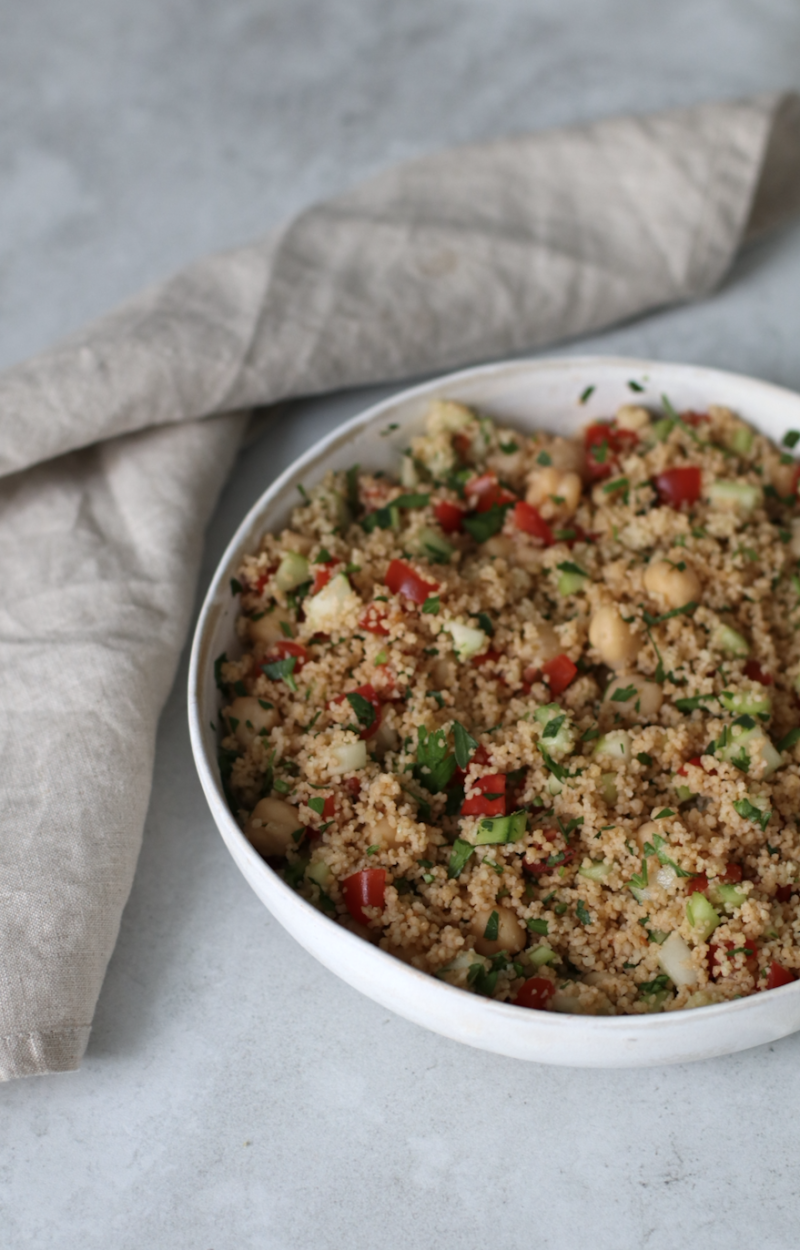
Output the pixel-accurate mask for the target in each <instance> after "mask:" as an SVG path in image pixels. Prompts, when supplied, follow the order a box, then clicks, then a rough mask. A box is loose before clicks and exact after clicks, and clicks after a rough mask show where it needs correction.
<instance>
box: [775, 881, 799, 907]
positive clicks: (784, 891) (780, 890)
mask: <svg viewBox="0 0 800 1250" xmlns="http://www.w3.org/2000/svg"><path fill="white" fill-rule="evenodd" d="M798 893H800V888H798V886H796V885H779V886H778V887H777V889H776V890H775V897H776V899H777V900H778V902H779V903H788V902H789V899H790V898H791V897H792V894H798Z"/></svg>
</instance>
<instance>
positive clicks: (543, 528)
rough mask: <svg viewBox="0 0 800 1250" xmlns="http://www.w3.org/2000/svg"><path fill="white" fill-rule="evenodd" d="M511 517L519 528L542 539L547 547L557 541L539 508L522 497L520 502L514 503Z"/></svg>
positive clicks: (533, 536) (532, 536) (524, 532)
mask: <svg viewBox="0 0 800 1250" xmlns="http://www.w3.org/2000/svg"><path fill="white" fill-rule="evenodd" d="M511 517H512V520H513V522H514V524H515V525H516V527H517V529H518V530H522V532H523V534H530V536H531V538H539V539H541V541H542V542H543V543H544V545H545V547H552V545H553V543H554V542H555V541H556V540H555V538H554V537H553V531H552V530H551V528H550V526H549V525H548V524H547V522H546V521H545V519H544V518H543V517H542V516H541V514H540V513H539V511H538V509H537V508H534V507H533V505H532V504H529V503H526V502H525V500H524V499H520V501H519V503H518V504H515V505H514V511H513V512H512V513H511Z"/></svg>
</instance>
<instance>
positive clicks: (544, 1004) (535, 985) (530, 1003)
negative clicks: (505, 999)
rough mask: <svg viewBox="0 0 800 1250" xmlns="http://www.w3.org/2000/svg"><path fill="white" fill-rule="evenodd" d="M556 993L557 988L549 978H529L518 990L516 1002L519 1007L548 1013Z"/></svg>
mask: <svg viewBox="0 0 800 1250" xmlns="http://www.w3.org/2000/svg"><path fill="white" fill-rule="evenodd" d="M555 992H556V987H555V985H554V984H553V982H552V981H551V980H550V979H549V977H529V978H528V980H527V981H526V982H525V984H524V985H521V986H520V988H519V989H518V991H517V997H516V998H515V999H514V1002H515V1003H516V1004H517V1006H518V1007H533V1008H534V1009H535V1010H537V1011H546V1010H547V1008H548V1006H549V1005H550V999H551V998H552V997H553V995H554V994H555Z"/></svg>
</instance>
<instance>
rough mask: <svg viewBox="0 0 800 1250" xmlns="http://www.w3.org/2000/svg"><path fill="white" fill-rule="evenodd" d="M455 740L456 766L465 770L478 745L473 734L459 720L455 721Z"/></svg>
mask: <svg viewBox="0 0 800 1250" xmlns="http://www.w3.org/2000/svg"><path fill="white" fill-rule="evenodd" d="M453 738H454V739H455V748H456V764H457V765H458V767H459V768H460V769H462V770H463V769H465V768H466V767H467V765H468V764H469V762H470V760H471V759H472V754H473V752H474V751H476V750H477V748H478V744H477V742H476V741H475V739H474V738H473V737H472V734H470V733H468V732H467V730H466V729H465V728H464V726H463V725H462V724H461V723H460V722H459V721H457V720H455V721H453Z"/></svg>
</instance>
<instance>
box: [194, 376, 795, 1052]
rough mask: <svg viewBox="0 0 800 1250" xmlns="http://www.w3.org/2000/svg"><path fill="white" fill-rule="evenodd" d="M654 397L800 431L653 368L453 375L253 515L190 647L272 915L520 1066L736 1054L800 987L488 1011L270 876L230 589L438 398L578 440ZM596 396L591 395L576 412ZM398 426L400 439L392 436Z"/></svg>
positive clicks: (348, 434) (325, 953)
mask: <svg viewBox="0 0 800 1250" xmlns="http://www.w3.org/2000/svg"><path fill="white" fill-rule="evenodd" d="M631 380H633V381H635V382H637V383H638V384H639V385H641V386H643V387H644V388H645V391H644V394H643V395H641V396H640V397H639V398H640V400H641V402H643V403H647V402H648V401H649V402H651V403H652V402H656V403H657V402H658V401H659V398H660V396H661V395H662V394H666V395H667V396H668V397H669V399H670V400H671V402H672V403H673V405H674V406H675V407H677V408H679V409H686V408H695V409H702V408H704V407H706V406H707V405H708V404H709V403H719V404H725V405H728V406H729V407H731V408H733V409H735V410H736V411H737V412H738V413H739V414H740V415H741V416H742V417H744V418H745V419H746V420H747V421H750V422H752V423H753V424H754V425H756V426H758V427H759V428H760V429H761V430H763V431H764V433H766V434H768V435H770V436H771V437H773V438H776V439H778V440H779V439H780V438H781V437H782V436H783V434H784V433H785V431H786V430H787V429H790V428H795V429H800V396H798V395H796V394H794V393H793V392H790V391H786V390H783V389H781V388H779V387H776V386H770V385H768V384H766V383H764V382H759V381H756V380H755V379H753V378H746V377H739V376H737V375H735V374H731V373H721V372H718V371H717V370H713V369H700V368H695V367H694V366H687V365H670V364H661V363H659V362H656V361H643V360H620V359H594V358H588V359H574V358H573V359H570V358H563V359H553V360H532V361H511V362H509V363H506V364H495V365H488V366H484V367H481V368H477V369H468V370H464V371H462V372H460V373H455V374H451V375H450V376H448V377H444V378H440V379H438V380H437V381H435V382H428V383H425V384H424V385H423V386H417V387H414V388H413V389H412V390H407V391H404V392H403V393H402V394H399V395H396V396H395V397H394V398H393V399H389V400H385V401H384V402H383V403H380V404H377V405H376V406H375V407H374V408H370V409H369V410H368V411H367V412H365V413H363V414H362V415H361V416H359V417H355V418H353V420H352V421H348V422H347V423H346V424H345V425H343V426H341V427H340V428H339V429H338V430H336V431H335V432H334V433H333V434H331V435H329V436H328V437H327V438H325V439H323V440H322V442H320V443H318V444H317V445H316V446H315V447H312V448H311V450H310V451H308V452H306V454H305V455H304V456H301V458H300V459H299V460H297V461H296V462H295V463H294V464H293V465H292V466H291V467H290V468H289V469H287V470H286V472H285V473H283V474H282V475H281V476H280V477H279V478H278V479H277V481H275V482H273V484H272V485H271V486H270V487H269V489H268V490H267V491H265V493H264V494H263V495H262V497H261V498H260V499H259V501H258V503H257V504H256V505H255V506H254V507H253V508H251V510H250V512H249V513H248V515H247V516H246V517H245V518H244V520H243V521H242V523H241V525H240V526H239V528H238V530H237V532H236V534H235V535H234V537H233V539H232V540H231V542H230V544H229V546H228V549H227V551H226V552H225V555H224V556H223V558H222V560H221V562H220V565H219V568H218V569H217V572H216V575H215V577H214V579H213V581H212V583H211V587H210V589H209V591H208V595H207V596H206V600H205V603H204V604H203V609H202V611H201V613H200V619H199V621H198V624H197V631H196V634H195V638H194V645H193V648H192V658H191V668H190V672H189V721H190V729H191V739H192V750H193V752H194V758H195V763H196V765H197V770H198V772H199V774H200V781H201V783H202V786H203V790H204V791H205V795H206V798H207V799H208V803H209V806H210V807H211V811H212V814H213V816H214V819H215V821H216V823H217V825H218V826H219V830H220V832H221V834H222V836H223V838H224V839H225V843H226V845H227V847H228V850H229V851H230V853H231V855H232V856H233V858H234V860H235V862H236V864H237V865H238V867H239V868H240V869H241V871H242V873H243V874H244V876H245V878H246V879H247V881H248V882H249V883H250V885H251V886H252V887H253V889H254V890H255V892H256V894H257V895H258V896H259V898H260V899H261V900H262V902H263V903H265V904H266V906H267V907H268V908H269V909H270V911H271V912H272V914H273V915H274V916H275V917H276V919H277V920H279V921H280V923H281V924H282V925H283V926H284V927H285V928H286V929H288V931H289V933H291V934H292V936H293V937H295V938H296V939H297V940H298V942H300V943H301V945H302V946H304V947H305V948H306V950H307V951H310V953H311V954H312V955H314V956H315V957H316V958H317V959H319V960H320V961H321V962H322V963H323V964H325V966H326V967H327V968H330V969H331V971H332V972H335V973H336V974H337V975H338V976H340V977H342V978H343V980H345V981H347V982H348V983H349V984H350V985H353V986H355V988H356V989H359V990H361V991H362V992H363V993H364V994H367V995H368V996H369V997H370V998H374V999H375V1000H376V1001H377V1002H379V1003H381V1004H382V1005H383V1006H384V1007H388V1008H390V1009H391V1010H392V1011H396V1012H398V1013H399V1014H400V1015H402V1016H405V1017H406V1018H407V1019H409V1020H413V1021H414V1022H415V1023H417V1024H422V1025H425V1026H426V1027H427V1028H429V1029H433V1030H435V1031H436V1032H438V1033H443V1034H444V1035H445V1036H446V1037H451V1038H454V1039H456V1040H457V1041H460V1042H466V1043H468V1044H469V1045H471V1046H478V1047H480V1048H482V1049H484V1050H490V1051H496V1052H497V1053H499V1054H503V1055H510V1056H512V1057H513V1058H516V1059H532V1060H535V1061H537V1062H539V1063H555V1064H564V1065H570V1066H579V1067H637V1066H647V1065H655V1064H666V1063H678V1062H685V1061H687V1060H690V1059H704V1058H708V1057H710V1056H713V1055H721V1054H728V1053H731V1052H733V1051H738V1050H745V1049H746V1048H747V1047H749V1046H757V1045H759V1044H761V1043H763V1042H771V1041H774V1040H775V1039H777V1038H779V1037H784V1036H786V1034H788V1033H792V1032H794V1031H795V1030H796V1029H800V982H798V983H796V984H794V985H789V986H785V987H784V988H782V989H777V990H770V991H769V992H767V993H761V994H756V995H754V996H753V997H751V998H743V999H738V1000H736V1001H734V1002H729V1003H720V1004H716V1005H714V1006H710V1007H702V1008H699V1009H696V1010H693V1011H676V1012H668V1013H665V1014H660V1015H653V1016H615V1017H587V1016H576V1015H559V1014H556V1013H554V1012H543V1011H531V1010H525V1009H522V1008H519V1007H514V1006H512V1005H510V1004H508V1003H500V1002H495V1001H493V1000H490V999H486V998H480V997H478V995H476V994H470V993H467V992H465V991H463V990H459V989H455V988H453V987H452V986H449V985H446V984H444V983H443V982H441V981H438V980H437V979H435V978H434V977H431V976H428V975H426V974H424V973H422V972H417V971H416V970H415V969H413V968H409V967H408V966H407V965H406V964H404V963H401V962H400V961H399V960H397V959H394V958H393V957H392V956H391V955H387V954H385V952H383V951H381V950H379V949H378V948H377V947H374V946H372V945H370V943H368V942H365V941H363V940H362V939H361V938H358V937H355V936H354V935H353V934H352V933H349V932H348V931H347V930H346V929H343V928H341V927H340V926H339V925H337V924H335V923H334V922H333V921H332V920H329V919H328V918H327V917H326V916H324V915H323V914H322V913H321V912H319V911H317V910H316V909H315V908H314V907H312V906H311V905H310V904H309V903H307V902H305V900H304V899H302V898H301V897H300V895H299V894H296V893H295V892H294V890H291V889H290V888H289V887H288V886H287V885H286V884H285V883H284V882H283V881H282V880H281V878H280V877H279V876H278V875H277V874H276V873H274V872H273V871H272V869H271V868H269V867H268V866H267V864H265V863H264V861H263V860H262V859H261V858H260V856H259V855H257V854H256V852H255V851H254V850H253V848H252V847H251V846H250V844H249V842H248V841H247V840H246V838H245V837H244V835H243V834H242V832H241V830H240V829H239V826H238V825H237V823H236V821H235V820H234V818H233V816H232V815H231V813H230V811H229V809H228V806H227V804H226V802H225V798H224V795H223V792H222V787H221V785H220V777H219V770H218V768H217V763H216V755H217V747H216V741H215V735H214V733H213V732H212V730H211V728H210V723H211V722H212V721H216V720H217V716H218V711H219V694H218V692H217V689H216V687H215V683H214V675H213V664H214V659H215V657H216V656H218V655H219V654H220V652H222V651H227V653H228V655H229V656H235V655H237V654H240V653H241V648H240V645H239V643H238V642H237V638H236V631H235V621H236V615H237V608H238V604H237V601H236V600H235V599H234V598H233V597H232V596H231V592H230V578H231V576H232V575H233V574H234V572H235V570H236V568H237V566H238V564H239V562H240V560H241V557H242V555H243V554H244V553H245V552H248V551H253V550H255V548H256V547H257V545H258V542H259V540H260V538H261V536H262V534H263V533H264V532H265V531H266V530H269V529H275V528H280V527H281V526H283V525H285V523H286V521H287V517H288V513H289V511H290V509H291V508H292V507H294V506H295V505H296V503H297V499H298V495H297V489H296V487H297V483H298V482H302V483H303V484H304V485H305V486H313V485H314V484H315V483H316V482H318V481H319V480H320V479H321V478H322V477H323V475H324V474H325V473H326V472H327V471H328V470H329V469H343V468H348V467H349V466H350V465H351V464H353V463H354V462H355V461H358V462H359V463H360V464H361V465H362V466H363V467H365V468H369V469H386V470H390V471H391V470H395V469H396V468H397V466H398V463H399V455H398V453H399V451H400V450H401V449H402V448H404V447H406V446H407V445H408V440H409V435H410V434H411V433H412V432H417V431H418V430H419V428H420V426H421V423H422V419H423V416H424V413H425V410H426V408H427V405H428V403H429V401H430V400H431V399H432V398H435V397H439V396H442V397H447V398H449V399H457V400H462V401H463V402H464V403H467V404H471V405H476V406H477V407H479V408H483V409H485V410H486V411H487V412H488V413H490V414H492V415H494V416H496V417H498V418H500V419H501V420H502V421H504V422H508V423H509V424H511V425H516V426H518V427H519V428H520V429H522V430H531V429H534V428H537V427H542V428H544V429H548V430H551V431H554V432H555V431H558V432H559V433H564V434H569V433H571V432H573V431H575V430H577V429H579V428H580V427H581V426H582V425H584V424H585V423H586V422H587V421H589V420H590V419H592V418H593V417H607V416H611V415H612V414H613V413H614V411H615V410H616V408H617V407H618V406H619V405H620V404H621V403H626V402H635V401H636V398H637V396H636V395H635V394H634V393H632V391H631V389H630V388H629V386H628V382H629V381H631ZM588 386H594V388H595V389H594V391H593V392H592V393H591V395H590V397H589V398H588V400H586V402H584V403H582V404H581V403H579V402H578V400H579V396H581V395H582V394H583V393H584V391H585V389H586V388H587V387H588ZM390 425H392V426H394V428H392V429H391V430H389V429H388V428H387V427H389V426H390Z"/></svg>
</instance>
